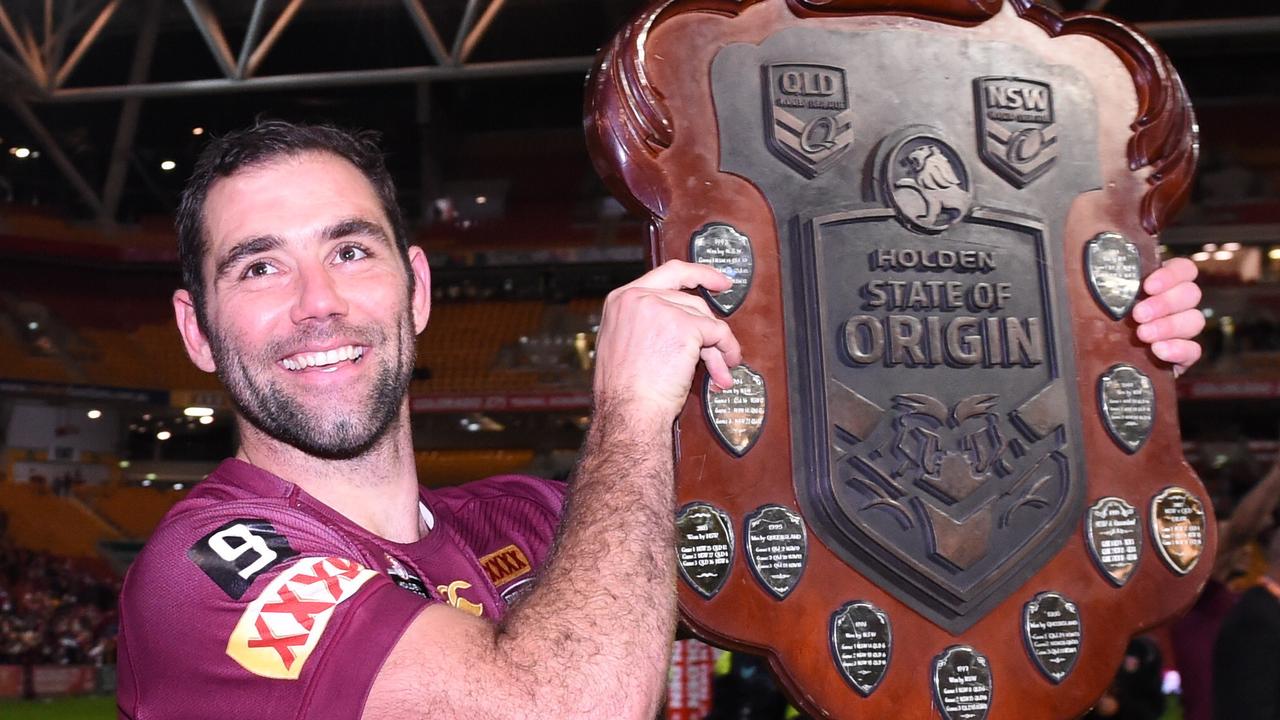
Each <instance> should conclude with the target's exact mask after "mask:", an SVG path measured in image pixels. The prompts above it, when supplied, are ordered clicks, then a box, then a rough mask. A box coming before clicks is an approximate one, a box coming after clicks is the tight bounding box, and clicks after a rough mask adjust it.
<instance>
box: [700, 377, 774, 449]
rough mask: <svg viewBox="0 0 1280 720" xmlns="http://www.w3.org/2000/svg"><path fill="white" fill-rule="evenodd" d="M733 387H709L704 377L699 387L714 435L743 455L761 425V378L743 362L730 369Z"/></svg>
mask: <svg viewBox="0 0 1280 720" xmlns="http://www.w3.org/2000/svg"><path fill="white" fill-rule="evenodd" d="M732 372H733V387H731V388H728V389H718V388H713V387H712V384H711V377H710V376H708V377H707V380H706V382H705V383H704V384H703V387H702V407H703V408H704V409H705V410H706V413H707V420H709V421H710V422H711V427H712V429H714V430H715V431H716V437H718V438H720V442H722V443H724V446H725V447H727V448H728V449H729V450H730V451H732V452H733V454H735V455H739V456H741V455H745V454H746V453H747V451H748V450H750V449H751V446H752V445H755V444H756V440H757V439H758V438H759V437H760V430H761V428H763V427H764V418H765V404H766V402H767V400H766V398H765V389H764V378H763V377H761V376H760V375H758V374H757V373H755V372H754V371H753V370H752V369H751V368H749V367H747V366H746V365H739V366H738V367H736V368H734V369H733V371H732Z"/></svg>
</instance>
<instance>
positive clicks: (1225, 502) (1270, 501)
mask: <svg viewBox="0 0 1280 720" xmlns="http://www.w3.org/2000/svg"><path fill="white" fill-rule="evenodd" d="M1222 492H1223V493H1224V494H1226V495H1227V496H1226V497H1221V498H1220V499H1219V500H1218V501H1216V502H1215V510H1218V511H1220V512H1219V517H1218V550H1217V555H1216V556H1215V557H1214V564H1213V572H1212V574H1211V575H1210V576H1209V582H1208V583H1206V584H1205V588H1204V591H1203V592H1201V594H1200V596H1199V597H1198V598H1197V599H1196V602H1195V604H1194V605H1192V606H1191V609H1190V610H1188V611H1187V614H1186V615H1184V616H1182V617H1181V618H1179V619H1178V620H1176V621H1175V622H1174V624H1173V626H1172V632H1171V633H1170V635H1171V641H1172V645H1173V656H1174V657H1173V659H1174V664H1175V665H1176V666H1177V668H1178V674H1179V675H1180V676H1181V681H1182V683H1181V684H1182V695H1181V700H1182V712H1183V717H1184V718H1185V720H1214V717H1215V715H1214V712H1213V687H1214V681H1213V672H1214V670H1213V667H1214V659H1213V657H1214V651H1213V648H1214V643H1215V642H1216V641H1217V638H1218V632H1219V629H1220V628H1221V626H1222V621H1223V619H1224V618H1226V617H1227V614H1228V613H1230V612H1231V608H1232V607H1234V606H1235V604H1236V601H1237V600H1238V599H1239V594H1238V593H1237V592H1235V591H1234V590H1233V589H1232V587H1231V585H1232V584H1233V580H1236V579H1237V576H1238V575H1239V574H1240V573H1241V572H1242V570H1243V569H1244V566H1245V565H1246V564H1247V563H1248V560H1249V559H1250V550H1251V548H1254V547H1256V539H1257V537H1258V535H1259V533H1260V532H1262V531H1263V530H1264V529H1265V528H1266V527H1267V526H1268V525H1269V524H1270V523H1271V522H1272V520H1271V518H1272V514H1273V513H1274V512H1275V510H1276V507H1277V505H1278V504H1280V450H1278V451H1277V452H1276V455H1275V457H1274V459H1273V460H1272V463H1271V467H1270V468H1269V469H1268V470H1267V472H1266V474H1265V475H1263V477H1262V478H1261V479H1260V480H1258V481H1257V482H1256V483H1254V485H1253V487H1251V488H1249V490H1248V491H1247V492H1246V493H1245V495H1244V497H1242V498H1241V499H1240V501H1239V502H1236V503H1234V506H1232V505H1231V500H1230V497H1229V489H1225V488H1224V489H1223V491H1222ZM1248 580H1249V584H1252V583H1253V582H1254V581H1256V578H1249V579H1248Z"/></svg>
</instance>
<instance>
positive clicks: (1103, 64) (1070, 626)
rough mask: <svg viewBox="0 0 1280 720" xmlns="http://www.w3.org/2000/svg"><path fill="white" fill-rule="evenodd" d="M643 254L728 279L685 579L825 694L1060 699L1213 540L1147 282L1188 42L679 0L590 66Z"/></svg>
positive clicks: (1147, 614)
mask: <svg viewBox="0 0 1280 720" xmlns="http://www.w3.org/2000/svg"><path fill="white" fill-rule="evenodd" d="M587 103H588V107H587V116H586V128H587V134H588V139H589V145H590V148H591V151H592V154H593V158H594V161H595V163H596V166H597V169H598V170H599V171H600V172H601V174H602V175H603V176H604V177H605V178H606V179H607V181H608V182H609V183H610V185H611V187H612V188H613V190H614V192H615V193H617V194H618V196H619V197H621V198H623V199H624V200H625V201H627V202H628V203H630V204H631V205H632V206H633V207H636V208H639V209H641V210H642V211H643V212H644V213H646V214H647V215H648V217H649V218H650V219H651V223H652V228H653V234H652V238H653V240H652V259H653V261H654V262H655V263H659V262H663V261H666V260H668V259H671V258H680V259H684V260H689V261H693V262H699V263H706V264H709V265H712V266H714V267H716V268H718V269H720V270H722V271H723V272H725V273H726V274H728V275H730V276H731V277H732V278H733V280H734V285H733V287H732V289H730V290H728V291H726V292H722V293H718V294H708V295H707V298H706V299H707V301H708V303H709V304H710V305H711V307H712V308H713V309H714V311H715V312H717V313H719V314H720V315H721V316H723V317H724V318H725V319H726V321H727V322H728V323H729V324H730V325H731V326H732V327H733V330H734V332H735V333H736V335H737V337H738V338H739V339H740V340H741V341H742V344H743V348H744V356H745V364H744V365H743V366H742V367H739V368H738V369H737V370H736V371H735V378H736V383H735V385H734V386H733V388H732V389H730V390H728V391H724V392H719V391H716V390H715V389H714V388H711V387H710V385H709V382H708V380H707V378H706V377H705V376H699V377H698V378H696V379H695V392H693V393H692V394H691V396H690V398H689V401H688V403H687V405H686V406H685V409H684V413H683V415H682V416H681V417H680V421H679V423H678V426H677V433H678V437H677V440H678V461H677V493H678V502H679V511H678V514H677V517H676V525H677V535H678V549H677V550H678V553H679V569H680V575H681V584H680V588H679V592H680V608H681V612H682V614H683V618H684V620H685V622H686V624H687V625H688V626H689V627H690V628H691V629H692V630H693V632H694V633H696V634H697V635H699V636H701V637H703V638H704V639H706V640H708V641H709V642H712V643H714V644H716V645H720V646H723V647H727V648H733V649H740V650H746V651H749V652H754V653H758V654H761V655H765V656H767V657H768V659H769V661H770V663H771V665H772V667H773V669H774V671H775V673H776V674H777V676H778V677H779V678H780V679H781V681H782V682H783V684H784V685H785V686H786V688H787V689H788V691H789V693H790V695H791V697H792V698H793V699H794V700H795V702H797V703H798V704H799V705H800V706H802V707H803V708H804V709H805V710H806V711H807V712H809V713H811V714H813V715H815V716H820V717H834V718H879V717H901V718H936V717H940V718H945V719H946V720H960V719H966V720H981V719H982V718H993V719H996V718H999V719H1012V718H1019V719H1021V718H1028V717H1037V718H1049V717H1054V718H1070V717H1076V716H1078V715H1079V714H1081V713H1083V712H1084V711H1085V710H1087V709H1088V708H1089V707H1090V705H1091V704H1092V703H1093V702H1094V700H1095V699H1096V698H1097V697H1098V696H1099V695H1100V694H1101V693H1102V692H1103V691H1104V690H1105V689H1106V687H1107V685H1108V684H1109V683H1110V681H1111V679H1112V677H1113V675H1114V673H1115V671H1116V668H1117V667H1118V666H1119V665H1120V662H1121V659H1122V657H1123V654H1124V651H1125V647H1126V644H1127V642H1128V640H1129V638H1130V636H1131V635H1133V634H1134V633H1137V632H1139V631H1141V630H1144V629H1146V628H1150V627H1152V626H1154V625H1156V624H1158V623H1160V622H1162V621H1165V620H1167V619H1169V618H1171V617H1172V616H1174V615H1175V614H1177V613H1178V612H1179V611H1181V610H1182V609H1184V608H1186V607H1187V606H1189V605H1190V604H1191V603H1192V601H1193V600H1194V598H1195V596H1196V594H1197V593H1198V592H1199V590H1200V588H1201V586H1202V584H1203V583H1204V581H1205V579H1206V578H1207V576H1208V573H1209V570H1210V566H1211V565H1212V564H1213V563H1212V557H1213V553H1214V545H1215V541H1214V532H1213V523H1212V519H1211V514H1210V512H1209V509H1208V508H1209V505H1208V503H1207V501H1206V493H1205V490H1204V488H1203V486H1202V485H1201V484H1200V482H1199V480H1198V479H1197V478H1196V477H1195V476H1194V474H1193V473H1192V471H1191V469H1190V468H1189V467H1188V466H1187V465H1186V463H1185V462H1184V461H1183V459H1182V455H1181V448H1180V439H1179V435H1178V426H1177V421H1176V407H1175V400H1174V398H1175V395H1174V387H1173V377H1172V374H1171V373H1170V371H1169V368H1168V367H1167V366H1164V365H1162V364H1161V363H1160V362H1159V361H1157V360H1155V359H1154V357H1153V356H1151V355H1150V354H1149V352H1148V350H1147V348H1146V347H1145V346H1144V345H1142V344H1141V343H1139V342H1138V341H1137V340H1136V339H1135V334H1134V327H1135V326H1134V323H1133V321H1132V320H1131V319H1130V318H1129V311H1130V309H1131V308H1132V307H1133V305H1134V303H1135V301H1136V300H1138V299H1139V295H1140V292H1141V291H1140V282H1141V279H1142V278H1143V277H1144V276H1145V275H1146V274H1147V273H1148V272H1150V271H1151V270H1153V269H1155V267H1156V266H1157V264H1158V258H1157V254H1156V234H1157V233H1158V232H1159V231H1160V230H1161V228H1162V227H1164V225H1165V224H1166V223H1167V222H1168V220H1169V218H1170V216H1171V214H1172V213H1173V212H1174V211H1175V210H1176V209H1177V208H1178V207H1179V206H1180V205H1181V204H1182V202H1183V201H1184V200H1185V198H1186V195H1187V192H1188V188H1189V186H1190V182H1191V173H1192V169H1193V166H1194V164H1195V157H1196V134H1195V133H1196V126H1195V118H1194V115H1193V113H1192V111H1191V108H1190V106H1189V104H1188V102H1187V98H1186V95H1185V93H1184V91H1183V88H1182V85H1181V83H1180V81H1179V79H1178V77H1177V75H1176V74H1175V73H1174V71H1173V69H1172V68H1171V67H1170V65H1169V62H1168V60H1167V58H1166V57H1165V56H1164V55H1163V54H1162V53H1161V52H1160V51H1159V50H1158V49H1156V48H1155V47H1154V46H1153V45H1152V44H1151V43H1150V42H1149V41H1148V40H1147V39H1145V38H1144V37H1143V36H1142V35H1140V34H1138V33H1137V32H1136V31H1134V30H1133V29H1131V28H1128V27H1126V26H1124V25H1123V24H1121V23H1119V22H1117V21H1115V20H1113V19H1110V18H1106V17H1103V16H1099V15H1076V16H1071V17H1065V18H1064V17H1060V16H1058V15H1055V14H1054V13H1053V12H1051V11H1049V10H1047V9H1045V8H1044V7H1041V6H1038V5H1034V4H1031V3H1030V2H1028V1H1027V0H1010V1H1009V2H1006V3H1003V4H1002V3H1001V2H1000V0H740V1H738V2H733V1H730V0H667V1H664V2H658V3H655V4H654V5H653V6H652V7H651V8H650V9H649V10H648V11H646V12H644V13H643V14H641V15H640V16H639V17H637V18H636V19H635V20H634V21H633V22H631V23H630V24H629V25H627V26H626V27H625V28H624V29H623V30H622V31H621V32H620V33H619V34H618V35H617V37H616V38H614V40H613V42H612V43H611V44H610V45H609V46H608V47H606V48H605V49H604V51H603V52H602V54H601V57H600V61H599V64H598V66H597V67H596V68H595V72H594V74H593V76H592V78H591V81H590V84H589V87H588V100H587Z"/></svg>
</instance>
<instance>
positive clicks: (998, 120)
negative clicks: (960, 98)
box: [973, 77, 1058, 187]
mask: <svg viewBox="0 0 1280 720" xmlns="http://www.w3.org/2000/svg"><path fill="white" fill-rule="evenodd" d="M973 93H974V100H975V104H976V105H977V115H978V122H977V125H978V148H979V150H980V153H981V155H982V161H983V162H985V163H986V164H987V165H988V166H990V167H991V169H992V170H995V171H996V172H997V173H999V175H1000V176H1001V177H1003V178H1004V179H1005V180H1008V181H1009V182H1011V183H1013V184H1014V185H1015V186H1016V187H1024V186H1025V185H1026V184H1027V183H1029V182H1031V181H1032V180H1035V179H1036V178H1038V177H1040V176H1041V175H1043V174H1045V173H1046V172H1048V171H1049V168H1051V167H1052V166H1053V163H1054V161H1055V160H1057V159H1058V130H1057V128H1056V127H1055V126H1054V122H1053V87H1052V86H1050V85H1049V84H1048V83H1046V82H1041V81H1039V80H1032V79H1028V78H1018V77H982V78H977V79H976V80H974V81H973Z"/></svg>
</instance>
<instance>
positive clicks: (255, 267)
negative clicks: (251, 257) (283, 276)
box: [243, 262, 279, 278]
mask: <svg viewBox="0 0 1280 720" xmlns="http://www.w3.org/2000/svg"><path fill="white" fill-rule="evenodd" d="M277 272H279V270H276V269H275V268H274V267H272V266H271V263H267V262H256V263H251V264H250V265H249V266H248V267H246V268H245V269H244V276H243V277H246V278H253V277H263V276H264V275H274V274H275V273H277Z"/></svg>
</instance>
